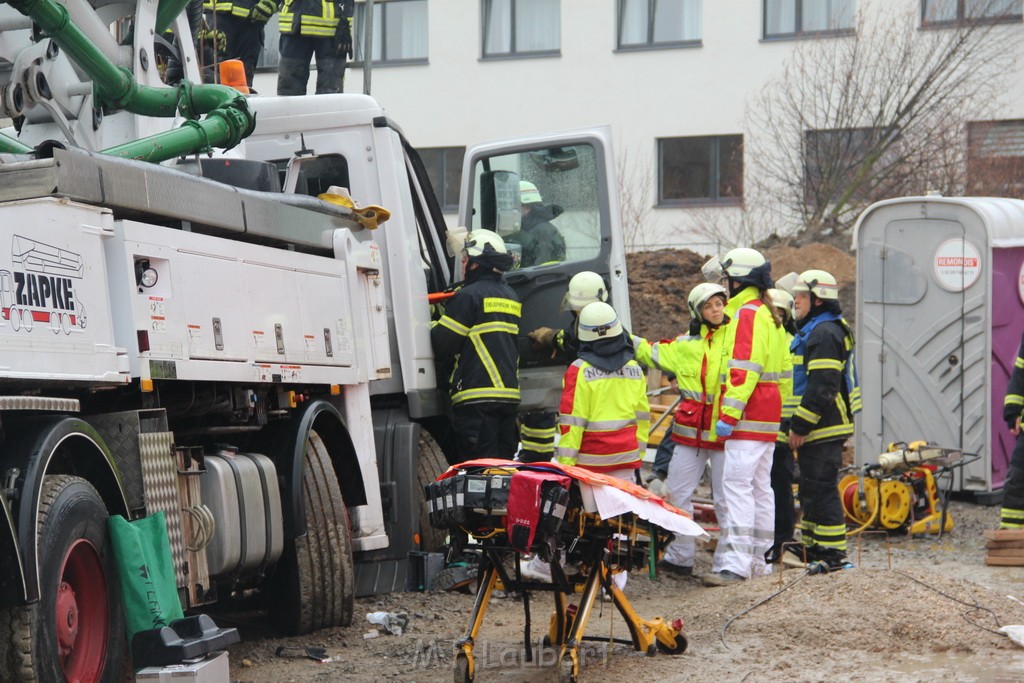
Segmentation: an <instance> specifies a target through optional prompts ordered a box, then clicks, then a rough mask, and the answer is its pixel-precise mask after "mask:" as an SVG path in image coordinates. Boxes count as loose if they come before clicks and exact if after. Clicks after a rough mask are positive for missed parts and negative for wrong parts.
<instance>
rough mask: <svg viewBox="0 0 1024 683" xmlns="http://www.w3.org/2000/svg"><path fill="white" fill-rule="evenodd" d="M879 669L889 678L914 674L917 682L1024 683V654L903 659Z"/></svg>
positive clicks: (934, 656) (953, 655) (914, 656)
mask: <svg viewBox="0 0 1024 683" xmlns="http://www.w3.org/2000/svg"><path fill="white" fill-rule="evenodd" d="M880 668H881V670H882V671H884V672H885V673H889V674H914V675H916V676H917V677H918V680H946V681H984V682H985V683H1019V682H1021V681H1024V651H1021V652H1019V653H1018V652H1008V653H1006V654H1000V655H999V656H998V657H992V656H989V657H979V656H976V655H958V654H953V653H944V654H928V655H904V658H903V660H902V661H900V662H890V663H887V664H886V665H885V666H884V667H880Z"/></svg>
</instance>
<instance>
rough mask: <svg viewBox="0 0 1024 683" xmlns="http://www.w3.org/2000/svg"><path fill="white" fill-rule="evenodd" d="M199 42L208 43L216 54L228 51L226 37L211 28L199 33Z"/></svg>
mask: <svg viewBox="0 0 1024 683" xmlns="http://www.w3.org/2000/svg"><path fill="white" fill-rule="evenodd" d="M199 42H200V43H209V44H210V45H212V46H213V49H214V50H215V51H217V52H225V51H226V50H227V49H228V35H227V34H226V33H224V31H215V30H213V29H212V28H204V29H202V30H201V31H199Z"/></svg>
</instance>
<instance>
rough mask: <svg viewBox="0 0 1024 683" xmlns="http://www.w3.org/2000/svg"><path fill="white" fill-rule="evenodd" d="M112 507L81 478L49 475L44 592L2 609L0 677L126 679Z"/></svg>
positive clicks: (41, 525) (42, 528)
mask: <svg viewBox="0 0 1024 683" xmlns="http://www.w3.org/2000/svg"><path fill="white" fill-rule="evenodd" d="M107 516H108V513H107V508H106V506H105V505H104V504H103V500H102V499H101V498H100V496H99V494H98V493H97V492H96V489H95V488H93V486H92V484H90V483H89V482H87V481H86V480H85V479H82V478H81V477H72V476H68V475H64V474H61V475H52V476H48V477H46V480H45V481H44V482H43V492H42V498H41V500H40V509H39V518H38V520H37V530H38V534H39V567H40V585H41V587H42V593H41V596H40V600H39V602H38V603H36V604H35V605H32V606H30V607H14V608H8V609H0V678H2V679H3V680H12V679H13V680H18V681H61V680H69V681H70V680H80V681H112V682H113V681H121V680H123V678H122V676H123V675H122V667H123V664H124V660H125V652H126V649H125V645H126V642H125V640H126V639H125V635H124V608H123V606H122V604H121V590H120V586H119V585H118V579H117V573H116V568H115V565H114V558H113V550H112V548H111V545H110V541H109V539H108V536H107Z"/></svg>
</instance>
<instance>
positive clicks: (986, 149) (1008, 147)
mask: <svg viewBox="0 0 1024 683" xmlns="http://www.w3.org/2000/svg"><path fill="white" fill-rule="evenodd" d="M967 194H968V195H974V196H982V197H1024V120H1020V119H1018V120H1015V121H975V122H972V123H968V124H967Z"/></svg>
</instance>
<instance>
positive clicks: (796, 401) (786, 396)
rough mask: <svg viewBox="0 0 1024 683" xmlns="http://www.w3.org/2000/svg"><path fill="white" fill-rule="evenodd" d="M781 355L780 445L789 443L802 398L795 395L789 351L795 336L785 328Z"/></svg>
mask: <svg viewBox="0 0 1024 683" xmlns="http://www.w3.org/2000/svg"><path fill="white" fill-rule="evenodd" d="M779 332H780V334H779V337H780V339H779V342H778V343H779V353H781V354H782V376H781V377H779V395H780V396H781V397H782V423H781V427H780V429H779V435H778V437H777V438H776V439H775V440H776V441H778V442H779V443H785V444H788V443H789V419H790V418H791V417H793V412H794V411H795V410H796V409H797V406H799V405H800V397H799V396H794V395H793V354H792V352H790V350H789V346H790V344H792V343H793V335H792V334H790V333H789V331H787V330H786V328H784V327H780V328H779Z"/></svg>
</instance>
